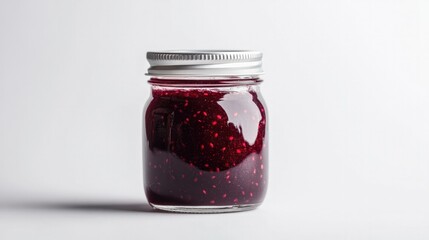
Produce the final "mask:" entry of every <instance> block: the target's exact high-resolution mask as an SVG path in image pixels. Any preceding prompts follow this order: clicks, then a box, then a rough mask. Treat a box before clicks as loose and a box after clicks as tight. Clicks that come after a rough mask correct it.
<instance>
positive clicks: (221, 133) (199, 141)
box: [143, 51, 268, 213]
mask: <svg viewBox="0 0 429 240" xmlns="http://www.w3.org/2000/svg"><path fill="white" fill-rule="evenodd" d="M147 58H148V61H149V63H150V65H151V67H150V68H149V70H148V75H150V76H151V79H150V80H149V83H150V84H151V97H150V99H149V100H148V102H147V104H146V107H145V110H144V123H143V128H144V130H143V158H144V159H143V168H144V186H145V192H146V197H147V199H148V202H149V204H150V205H151V206H152V207H153V208H156V209H160V210H166V211H175V212H195V213H200V212H204V213H207V212H232V211H242V210H250V209H254V208H256V207H257V206H259V205H260V204H261V203H262V201H263V199H264V197H265V193H266V190H267V183H268V168H267V167H268V132H267V112H266V107H265V104H264V100H263V99H262V96H261V93H260V91H259V85H260V83H261V82H262V80H261V79H260V78H259V75H261V74H262V69H261V65H262V54H261V53H260V52H254V51H167V52H148V53H147Z"/></svg>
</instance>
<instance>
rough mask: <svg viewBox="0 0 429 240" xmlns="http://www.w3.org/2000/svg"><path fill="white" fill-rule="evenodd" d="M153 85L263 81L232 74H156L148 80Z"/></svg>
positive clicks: (252, 83)
mask: <svg viewBox="0 0 429 240" xmlns="http://www.w3.org/2000/svg"><path fill="white" fill-rule="evenodd" d="M148 82H149V83H150V84H151V85H153V86H164V87H183V88H186V87H231V86H246V85H258V84H259V83H261V82H262V79H260V78H259V77H258V76H232V77H207V76H204V77H191V76H189V77H188V76H186V77H183V76H180V77H178V76H175V77H170V76H162V77H160V76H156V77H151V79H150V80H149V81H148Z"/></svg>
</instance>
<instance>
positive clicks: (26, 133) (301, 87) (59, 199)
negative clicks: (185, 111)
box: [0, 0, 429, 239]
mask: <svg viewBox="0 0 429 240" xmlns="http://www.w3.org/2000/svg"><path fill="white" fill-rule="evenodd" d="M0 36H1V37H0V114H1V117H0V239H29V238H34V237H37V238H39V237H40V238H42V237H43V239H154V238H155V237H162V238H160V239H167V237H168V238H170V239H171V238H174V239H202V238H206V237H207V238H206V239H222V238H231V239H246V238H247V239H268V237H269V239H286V238H289V239H427V238H428V237H429V204H428V202H429V188H428V186H429V147H428V146H429V124H428V123H429V67H428V66H429V46H428V45H429V44H428V43H429V3H428V2H427V1H423V0H421V1H387V0H386V1H381V0H378V1H374V0H371V1H369V0H364V1H340V0H338V1H331V0H328V1H316V0H314V1H259V2H257V3H256V1H255V2H254V3H252V2H250V1H237V0H235V1H227V0H217V1H197V0H195V1H68V2H66V1H1V2H0ZM225 48H227V49H257V50H261V51H263V52H264V53H265V55H264V69H265V71H266V73H267V74H266V76H265V79H266V81H265V82H264V84H263V86H262V89H263V93H264V95H265V98H266V101H267V103H268V106H269V110H270V112H269V114H270V128H271V131H270V156H271V157H270V188H269V192H268V195H267V199H266V201H265V204H264V205H263V206H262V207H261V208H260V209H258V210H256V211H252V212H246V213H238V214H226V215H225V214H223V215H178V214H160V213H153V212H147V211H146V210H147V206H146V205H144V201H145V200H144V194H143V189H142V182H141V179H142V171H141V140H140V139H141V111H142V108H143V104H144V101H145V100H146V99H147V97H148V93H149V92H148V85H147V84H146V83H145V79H146V77H145V76H144V72H145V71H146V68H147V66H148V64H147V63H146V61H145V52H146V51H148V50H157V49H225ZM142 204H143V205H142Z"/></svg>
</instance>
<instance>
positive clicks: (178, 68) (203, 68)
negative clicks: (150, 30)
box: [146, 50, 263, 76]
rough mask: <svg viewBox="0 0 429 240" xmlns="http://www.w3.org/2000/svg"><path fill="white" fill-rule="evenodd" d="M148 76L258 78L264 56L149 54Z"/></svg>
mask: <svg viewBox="0 0 429 240" xmlns="http://www.w3.org/2000/svg"><path fill="white" fill-rule="evenodd" d="M146 58H147V60H148V62H149V64H150V68H149V69H148V73H147V75H149V76H257V75H261V74H263V71H262V53H261V52H257V51H248V50H214V51H213V50H189V51H186V50H185V51H161V52H147V55H146Z"/></svg>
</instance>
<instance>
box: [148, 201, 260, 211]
mask: <svg viewBox="0 0 429 240" xmlns="http://www.w3.org/2000/svg"><path fill="white" fill-rule="evenodd" d="M149 204H150V206H152V208H154V209H157V210H162V211H167V212H177V213H230V212H243V211H249V210H253V209H255V208H257V207H258V206H259V205H260V203H257V204H239V205H226V206H175V205H158V204H152V203H149Z"/></svg>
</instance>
